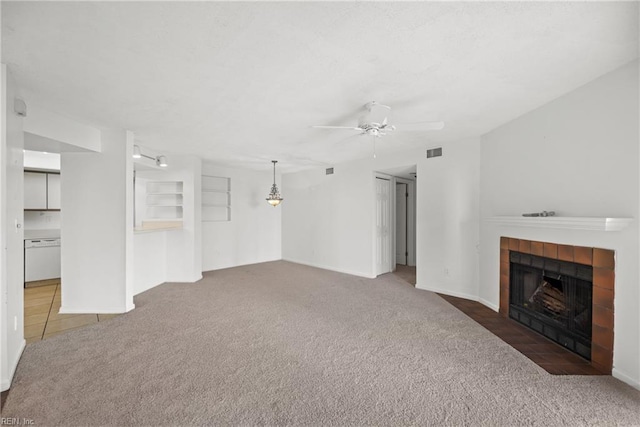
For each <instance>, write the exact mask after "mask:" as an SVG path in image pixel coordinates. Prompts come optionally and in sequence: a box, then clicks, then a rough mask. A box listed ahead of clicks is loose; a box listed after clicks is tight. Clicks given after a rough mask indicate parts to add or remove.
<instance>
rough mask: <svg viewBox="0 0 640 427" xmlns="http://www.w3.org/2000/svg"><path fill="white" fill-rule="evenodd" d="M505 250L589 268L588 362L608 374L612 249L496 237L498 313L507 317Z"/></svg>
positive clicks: (610, 337) (609, 370) (609, 372)
mask: <svg viewBox="0 0 640 427" xmlns="http://www.w3.org/2000/svg"><path fill="white" fill-rule="evenodd" d="M509 251H517V252H522V253H526V254H532V255H538V256H543V257H546V258H551V259H558V260H562V261H569V262H575V263H579V264H585V265H590V266H592V267H593V302H592V313H593V324H592V343H591V365H592V366H593V367H594V368H596V369H597V370H599V371H601V372H602V373H604V374H608V375H610V374H611V370H612V367H613V313H614V312H613V309H614V307H613V296H614V284H615V253H614V251H612V250H609V249H601V248H590V247H584V246H571V245H561V244H556V243H550V242H537V241H531V240H524V239H516V238H512V237H500V307H499V312H500V314H501V315H502V316H504V317H509V274H510V273H509Z"/></svg>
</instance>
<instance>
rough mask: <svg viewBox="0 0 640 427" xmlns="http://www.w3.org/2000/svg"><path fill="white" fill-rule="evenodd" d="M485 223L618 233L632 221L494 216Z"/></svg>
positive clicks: (619, 219)
mask: <svg viewBox="0 0 640 427" xmlns="http://www.w3.org/2000/svg"><path fill="white" fill-rule="evenodd" d="M487 221H489V222H493V223H497V224H500V225H510V226H515V227H529V228H560V229H565V230H591V231H620V230H623V229H625V228H627V226H628V225H629V224H630V223H631V222H632V221H633V218H607V217H570V216H547V217H526V216H494V217H491V218H488V219H487Z"/></svg>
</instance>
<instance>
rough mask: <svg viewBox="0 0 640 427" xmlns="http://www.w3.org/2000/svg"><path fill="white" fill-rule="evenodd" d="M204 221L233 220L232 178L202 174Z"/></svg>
mask: <svg viewBox="0 0 640 427" xmlns="http://www.w3.org/2000/svg"><path fill="white" fill-rule="evenodd" d="M202 221H203V222H220V221H231V179H230V178H226V177H220V176H212V175H202Z"/></svg>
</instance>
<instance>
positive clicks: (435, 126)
mask: <svg viewBox="0 0 640 427" xmlns="http://www.w3.org/2000/svg"><path fill="white" fill-rule="evenodd" d="M374 107H382V108H386V109H387V110H389V111H391V107H389V106H388V105H383V104H379V103H377V102H376V101H371V102H369V103H367V104H365V105H364V108H365V109H366V110H367V111H368V112H369V113H371V112H372V110H373V108H374ZM398 126H399V127H400V130H402V128H404V127H405V126H406V127H407V128H408V127H411V128H412V129H411V130H440V129H442V128H444V122H418V123H404V124H398ZM311 127H312V128H317V129H347V130H357V131H360V135H369V136H373V137H377V138H379V137H382V136H385V135H387V133H388V132H393V131H394V130H396V126H394V125H390V124H389V123H388V121H387V117H385V118H384V119H383V120H382V122H381V123H378V122H368V121H366V115H365V116H363V117H361V118H360V120H359V124H358V126H311ZM407 130H408V129H407Z"/></svg>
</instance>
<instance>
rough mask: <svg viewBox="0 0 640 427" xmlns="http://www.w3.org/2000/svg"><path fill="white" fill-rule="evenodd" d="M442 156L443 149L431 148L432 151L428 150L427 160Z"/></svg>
mask: <svg viewBox="0 0 640 427" xmlns="http://www.w3.org/2000/svg"><path fill="white" fill-rule="evenodd" d="M440 156H442V147H438V148H431V149H430V150H427V159H430V158H432V157H440Z"/></svg>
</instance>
